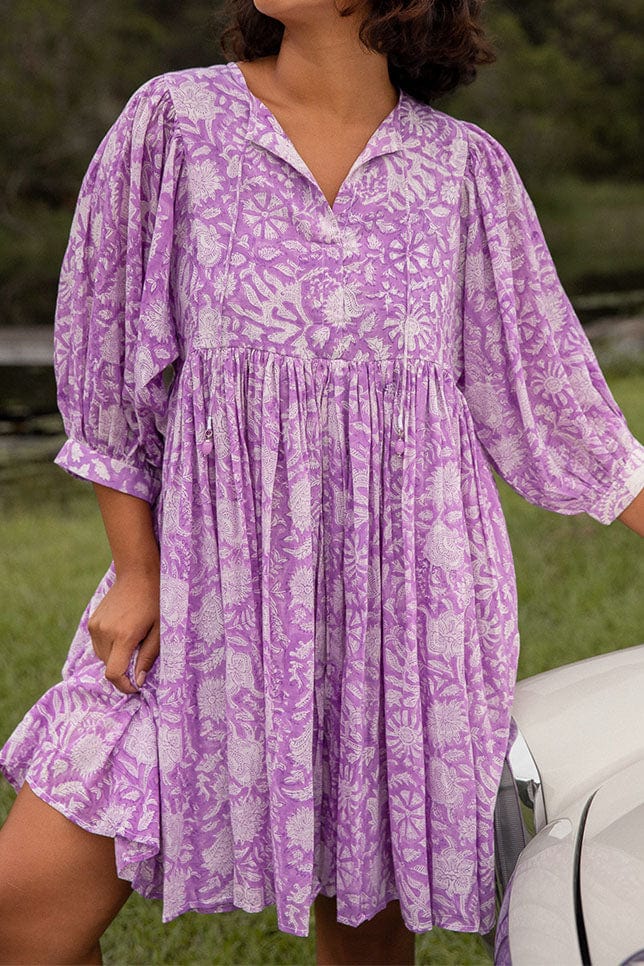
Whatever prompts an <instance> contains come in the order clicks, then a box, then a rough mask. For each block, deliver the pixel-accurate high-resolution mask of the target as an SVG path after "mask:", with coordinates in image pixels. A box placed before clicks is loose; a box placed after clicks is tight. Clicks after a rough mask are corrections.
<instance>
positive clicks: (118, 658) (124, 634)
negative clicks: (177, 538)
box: [88, 483, 161, 694]
mask: <svg viewBox="0 0 644 966" xmlns="http://www.w3.org/2000/svg"><path fill="white" fill-rule="evenodd" d="M94 490H95V492H96V497H97V499H98V504H99V507H100V510H101V514H102V516H103V522H104V524H105V532H106V533H107V538H108V540H109V544H110V547H111V550H112V555H113V560H114V572H115V574H116V580H115V581H114V583H113V584H112V586H111V587H110V589H109V590H108V592H107V593H106V594H105V596H104V597H103V599H102V600H101V602H100V604H99V605H98V607H97V608H96V610H95V611H94V613H93V614H91V616H90V619H89V623H88V629H89V633H90V637H91V638H92V646H93V648H94V651H95V652H96V655H97V656H98V657H100V659H101V661H104V662H105V677H106V678H107V680H108V681H111V682H112V684H113V685H114V687H115V688H118V690H119V691H122V692H123V694H136V692H137V688H135V687H134V685H133V684H132V682H131V681H130V679H129V678H128V676H127V674H126V673H125V672H126V670H127V666H128V664H129V663H130V659H131V657H132V653H133V651H134V649H135V647H139V646H140V650H139V654H138V657H137V660H136V667H135V671H134V680H135V681H136V683H137V685H138V686H139V687H140V686H141V685H142V684H143V680H144V679H145V678H143V679H141V678H140V674H141V672H144V675H145V673H147V672H148V671H149V670H150V668H151V667H152V665H153V664H154V662H155V660H156V659H157V657H158V655H159V626H160V624H159V607H160V604H159V573H160V566H161V565H160V561H159V547H158V544H157V542H156V537H155V535H154V526H153V520H152V511H151V507H150V504H149V503H147V502H146V501H145V500H141V499H139V497H136V496H130V495H129V494H127V493H121V492H119V491H118V490H113V489H110V488H109V487H106V486H102V485H101V484H99V483H95V484H94Z"/></svg>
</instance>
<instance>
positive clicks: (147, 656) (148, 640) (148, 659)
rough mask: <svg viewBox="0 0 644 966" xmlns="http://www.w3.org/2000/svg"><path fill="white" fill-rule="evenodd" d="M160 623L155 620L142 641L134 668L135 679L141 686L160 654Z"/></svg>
mask: <svg viewBox="0 0 644 966" xmlns="http://www.w3.org/2000/svg"><path fill="white" fill-rule="evenodd" d="M159 638H160V633H159V624H158V622H155V623H154V624H153V625H152V627H151V628H150V630H149V631H148V633H147V634H146V636H145V637H144V638H143V640H142V641H141V645H140V647H139V653H138V656H137V659H136V667H135V669H134V680H135V681H136V683H137V684H138V686H139V687H141V685H142V684H143V682H144V681H145V676H146V674H147V673H148V671H149V670H150V668H151V667H152V665H153V664H154V662H155V661H156V659H157V657H158V656H159Z"/></svg>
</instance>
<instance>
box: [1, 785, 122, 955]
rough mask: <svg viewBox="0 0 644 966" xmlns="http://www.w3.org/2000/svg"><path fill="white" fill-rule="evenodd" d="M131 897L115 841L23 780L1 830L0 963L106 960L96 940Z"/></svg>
mask: <svg viewBox="0 0 644 966" xmlns="http://www.w3.org/2000/svg"><path fill="white" fill-rule="evenodd" d="M131 893H132V887H131V885H130V883H129V882H126V881H125V880H123V879H119V878H118V876H117V874H116V863H115V859H114V839H112V838H109V837H107V836H104V835H93V834H92V833H91V832H87V831H86V830H85V829H82V828H80V827H79V826H78V825H75V824H74V823H73V822H71V821H70V820H69V819H67V818H65V816H64V815H62V814H61V813H60V812H58V811H57V810H56V809H55V808H52V807H51V806H50V805H47V804H46V803H45V802H43V801H42V799H40V798H38V796H37V795H35V794H34V792H33V791H32V790H31V788H30V787H29V785H27V783H26V782H25V783H24V784H23V786H22V788H21V789H20V791H19V793H18V795H17V796H16V800H15V801H14V803H13V805H12V806H11V810H10V812H9V815H8V816H7V820H6V822H5V823H4V825H3V826H2V828H1V829H0V963H4V964H12V966H13V964H19V963H20V964H23V963H30V964H32V966H33V964H36V963H37V964H39V966H40V964H49V963H55V964H72V963H73V964H86V963H87V964H89V963H92V964H93V963H102V958H101V948H100V944H99V939H100V937H101V935H102V934H103V933H104V932H105V930H106V929H107V927H108V926H109V924H110V922H112V920H113V919H114V917H115V916H116V914H117V913H118V911H119V910H120V909H121V907H122V906H123V905H124V904H125V902H126V901H127V899H128V898H129V896H130V895H131Z"/></svg>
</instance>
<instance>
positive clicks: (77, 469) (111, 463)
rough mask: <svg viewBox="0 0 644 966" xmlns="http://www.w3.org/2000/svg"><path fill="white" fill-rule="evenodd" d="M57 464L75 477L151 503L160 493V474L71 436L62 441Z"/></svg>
mask: <svg viewBox="0 0 644 966" xmlns="http://www.w3.org/2000/svg"><path fill="white" fill-rule="evenodd" d="M54 463H56V465H57V466H60V467H62V469H64V470H66V471H67V472H68V473H70V474H71V475H72V476H77V477H80V479H83V480H90V482H92V483H100V484H102V485H103V486H108V487H110V489H112V490H119V491H120V492H121V493H127V494H129V495H130V496H137V497H139V499H141V500H147V502H148V503H154V502H155V501H156V499H157V497H158V495H159V490H160V487H161V480H160V473H158V472H155V471H154V470H153V469H152V468H150V469H149V470H148V469H142V468H141V467H140V466H135V465H134V464H132V463H126V462H124V461H123V460H119V459H115V458H114V457H113V456H108V455H107V454H106V453H100V452H99V451H98V450H95V449H92V447H91V446H88V445H87V443H84V442H81V441H80V440H77V439H68V440H67V441H66V442H65V443H64V444H63V446H62V448H61V449H60V450H59V452H58V453H57V455H56V457H55V458H54Z"/></svg>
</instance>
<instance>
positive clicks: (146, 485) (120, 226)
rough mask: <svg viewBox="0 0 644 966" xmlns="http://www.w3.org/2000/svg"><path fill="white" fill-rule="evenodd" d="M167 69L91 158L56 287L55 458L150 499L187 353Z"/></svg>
mask: <svg viewBox="0 0 644 966" xmlns="http://www.w3.org/2000/svg"><path fill="white" fill-rule="evenodd" d="M163 81H164V79H163V77H156V78H153V79H152V80H150V81H147V82H146V83H145V84H144V85H143V86H142V87H140V88H139V89H138V90H137V91H135V92H134V94H133V95H132V96H131V98H130V99H129V101H128V103H127V104H126V106H125V108H124V109H123V111H122V113H121V114H120V116H119V117H118V118H117V120H116V121H115V123H114V124H113V126H112V127H111V128H110V130H109V131H108V132H107V134H106V135H105V137H104V138H103V140H102V141H101V143H100V144H99V146H98V149H97V151H96V153H95V155H94V157H93V158H92V160H91V162H90V165H89V167H88V169H87V171H86V174H85V176H84V179H83V181H82V184H81V188H80V192H79V195H78V199H77V202H76V208H75V212H74V216H73V221H72V226H71V230H70V235H69V241H68V244H67V249H66V252H65V255H64V258H63V263H62V267H61V272H60V279H59V284H58V296H57V301H56V312H55V324H54V368H55V374H56V383H57V392H58V407H59V409H60V412H61V415H62V417H63V423H64V427H65V432H66V435H67V437H68V438H67V441H66V442H65V444H64V445H63V447H62V449H61V450H60V452H59V453H58V455H57V456H56V459H55V462H56V463H57V464H58V465H59V466H61V467H63V468H64V469H65V470H67V471H68V472H70V473H72V474H73V475H75V476H79V477H82V478H84V479H87V480H91V481H93V482H96V483H102V484H103V485H104V486H108V487H111V488H113V489H116V490H120V491H121V492H123V493H129V494H131V495H132V496H137V497H140V498H142V499H145V500H147V501H149V502H150V503H153V502H154V501H155V500H156V498H157V496H158V493H159V489H160V475H161V464H162V456H163V440H164V427H165V419H166V413H167V405H168V391H167V389H166V384H165V381H164V378H163V372H164V369H165V368H166V367H167V366H168V365H169V364H171V363H173V362H175V360H176V359H177V357H178V356H179V355H180V348H179V345H180V340H179V338H178V334H177V331H176V326H175V321H174V313H173V305H172V295H173V291H172V289H173V286H172V266H173V236H174V222H175V217H174V216H175V206H176V197H175V196H176V190H177V181H178V177H179V170H180V167H181V161H182V148H181V141H180V138H179V134H178V131H177V126H176V116H175V111H174V106H173V102H172V98H171V94H170V92H169V91H168V89H167V87H166V86H165V84H164V82H163Z"/></svg>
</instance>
